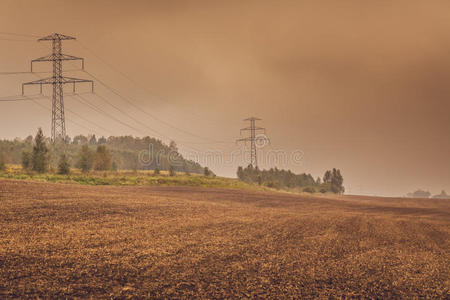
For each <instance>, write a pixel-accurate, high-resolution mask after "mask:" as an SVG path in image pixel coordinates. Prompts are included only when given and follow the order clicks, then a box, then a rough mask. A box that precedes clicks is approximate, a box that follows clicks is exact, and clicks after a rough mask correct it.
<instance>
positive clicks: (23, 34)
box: [0, 31, 39, 38]
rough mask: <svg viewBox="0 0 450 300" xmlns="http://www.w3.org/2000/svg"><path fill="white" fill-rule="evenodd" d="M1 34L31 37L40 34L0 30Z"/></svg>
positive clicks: (36, 36)
mask: <svg viewBox="0 0 450 300" xmlns="http://www.w3.org/2000/svg"><path fill="white" fill-rule="evenodd" d="M0 34H4V35H14V36H24V37H31V38H38V37H39V36H38V35H34V34H25V33H16V32H6V31H0Z"/></svg>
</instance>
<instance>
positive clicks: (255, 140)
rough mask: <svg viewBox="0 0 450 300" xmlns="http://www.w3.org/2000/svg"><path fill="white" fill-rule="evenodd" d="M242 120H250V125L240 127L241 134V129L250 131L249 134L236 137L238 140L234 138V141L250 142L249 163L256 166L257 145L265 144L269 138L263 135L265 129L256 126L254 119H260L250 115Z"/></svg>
mask: <svg viewBox="0 0 450 300" xmlns="http://www.w3.org/2000/svg"><path fill="white" fill-rule="evenodd" d="M244 121H249V122H250V126H249V127H245V128H242V129H241V134H242V131H250V136H249V137H246V138H242V139H238V140H236V142H237V143H239V142H245V143H247V142H250V165H251V166H252V167H255V168H256V167H257V166H258V159H257V146H260V147H262V146H263V145H265V144H266V143H267V142H268V141H269V139H268V138H267V137H266V136H265V134H266V129H265V128H262V127H257V126H256V121H261V119H259V118H255V117H250V118H248V119H245V120H244ZM260 132H262V135H261V134H258V133H260ZM260 143H261V144H260Z"/></svg>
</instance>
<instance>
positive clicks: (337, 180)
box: [331, 168, 345, 194]
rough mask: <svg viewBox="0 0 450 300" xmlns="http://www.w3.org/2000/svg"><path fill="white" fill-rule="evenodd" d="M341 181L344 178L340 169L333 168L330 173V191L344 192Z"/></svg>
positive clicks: (342, 181)
mask: <svg viewBox="0 0 450 300" xmlns="http://www.w3.org/2000/svg"><path fill="white" fill-rule="evenodd" d="M343 183H344V178H343V177H342V175H341V171H340V170H339V169H336V168H333V172H332V173H331V191H332V192H333V193H337V194H341V193H344V191H345V189H344V186H343Z"/></svg>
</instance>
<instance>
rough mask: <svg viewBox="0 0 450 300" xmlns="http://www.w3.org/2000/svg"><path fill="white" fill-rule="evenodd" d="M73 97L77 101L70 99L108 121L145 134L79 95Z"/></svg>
mask: <svg viewBox="0 0 450 300" xmlns="http://www.w3.org/2000/svg"><path fill="white" fill-rule="evenodd" d="M75 96H77V97H78V98H79V99H77V98H75V97H72V98H73V99H75V100H77V101H79V102H80V103H82V104H84V105H87V106H89V107H90V108H91V109H93V110H95V111H97V112H98V113H100V114H103V115H106V116H107V117H109V118H110V119H112V120H114V121H116V122H118V123H120V124H122V125H123V126H126V127H128V128H130V129H132V130H134V131H136V132H139V133H142V134H145V132H143V131H142V130H140V129H139V128H136V127H134V126H131V125H129V124H128V123H125V122H123V121H122V120H120V119H119V118H116V117H115V116H114V115H112V114H110V113H108V112H107V111H105V110H102V109H101V108H99V107H98V106H96V105H94V104H92V103H90V102H89V100H87V99H86V98H84V97H82V96H81V95H79V94H75Z"/></svg>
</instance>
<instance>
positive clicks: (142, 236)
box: [0, 179, 450, 299]
mask: <svg viewBox="0 0 450 300" xmlns="http://www.w3.org/2000/svg"><path fill="white" fill-rule="evenodd" d="M449 249H450V201H448V200H441V199H403V198H375V197H359V196H336V197H332V196H330V197H314V196H303V195H294V194H287V193H270V192H256V191H255V192H251V191H239V190H229V189H212V188H192V187H190V188H188V187H110V186H83V185H70V184H55V183H41V182H26V181H15V180H4V179H0V298H36V297H40V298H93V299H98V298H273V299H281V298H330V297H331V298H342V297H356V298H360V297H365V298H366V297H369V298H384V299H386V298H418V297H427V298H437V299H444V298H447V299H448V298H450V294H449V286H450V279H449V278H450V274H449V270H450V255H449V252H450V251H449Z"/></svg>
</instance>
